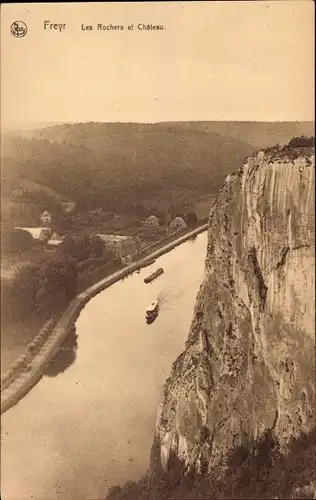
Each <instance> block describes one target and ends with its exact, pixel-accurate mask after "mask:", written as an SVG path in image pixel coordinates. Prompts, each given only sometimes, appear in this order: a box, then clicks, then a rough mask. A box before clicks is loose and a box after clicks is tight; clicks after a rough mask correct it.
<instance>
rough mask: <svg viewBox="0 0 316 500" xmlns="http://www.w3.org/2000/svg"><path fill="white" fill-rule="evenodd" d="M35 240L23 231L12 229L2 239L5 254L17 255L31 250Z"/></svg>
mask: <svg viewBox="0 0 316 500" xmlns="http://www.w3.org/2000/svg"><path fill="white" fill-rule="evenodd" d="M33 244H34V240H33V237H32V235H31V234H30V233H29V232H27V231H24V230H22V229H12V230H11V231H9V232H8V233H5V234H4V235H3V238H2V246H3V250H4V251H5V252H8V253H11V254H17V253H21V252H25V251H26V250H30V249H31V248H32V247H33Z"/></svg>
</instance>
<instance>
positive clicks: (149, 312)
mask: <svg viewBox="0 0 316 500" xmlns="http://www.w3.org/2000/svg"><path fill="white" fill-rule="evenodd" d="M158 309H159V304H158V300H155V301H154V302H152V303H151V304H150V306H148V307H147V309H146V320H147V321H151V320H152V319H155V318H156V316H157V315H158Z"/></svg>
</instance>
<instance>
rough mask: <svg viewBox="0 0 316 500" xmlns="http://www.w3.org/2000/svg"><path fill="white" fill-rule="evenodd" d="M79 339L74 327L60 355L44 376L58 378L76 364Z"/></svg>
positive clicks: (53, 360) (59, 352)
mask: <svg viewBox="0 0 316 500" xmlns="http://www.w3.org/2000/svg"><path fill="white" fill-rule="evenodd" d="M77 339H78V335H77V333H76V326H75V325H74V326H73V328H72V330H71V332H70V333H69V335H68V336H67V338H66V340H65V342H64V343H63V345H62V346H61V347H60V349H59V351H58V353H57V354H56V356H55V357H54V359H52V361H51V362H50V363H49V365H48V366H47V367H46V369H45V372H44V375H46V376H47V377H56V376H57V375H58V374H59V373H64V372H65V371H66V370H67V368H69V367H70V366H71V365H72V364H73V363H74V362H75V360H76V355H77V348H78V342H77Z"/></svg>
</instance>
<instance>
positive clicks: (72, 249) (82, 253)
mask: <svg viewBox="0 0 316 500" xmlns="http://www.w3.org/2000/svg"><path fill="white" fill-rule="evenodd" d="M59 252H60V253H62V254H63V255H66V256H68V257H72V258H73V259H76V260H77V261H78V262H82V261H83V260H87V259H90V258H91V257H93V258H102V257H107V258H108V259H110V253H109V252H107V251H106V249H105V246H104V243H103V241H102V240H101V238H100V237H99V236H96V235H89V234H84V235H83V236H77V235H71V234H69V235H66V236H65V239H64V241H63V242H62V243H61V244H60V245H59Z"/></svg>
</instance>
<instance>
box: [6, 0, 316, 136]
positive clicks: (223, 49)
mask: <svg viewBox="0 0 316 500" xmlns="http://www.w3.org/2000/svg"><path fill="white" fill-rule="evenodd" d="M17 20H19V21H23V22H25V23H26V25H27V27H28V31H27V34H26V35H25V36H24V37H15V36H13V35H12V34H11V31H10V27H11V24H12V23H13V22H14V21H17ZM45 21H49V23H57V24H66V27H65V28H64V29H62V30H61V31H59V29H57V30H55V29H44V22H45ZM111 23H112V25H122V26H123V27H124V29H123V30H115V31H114V30H111V31H110V30H103V29H97V25H98V24H102V25H104V26H107V25H109V24H111ZM139 23H144V24H153V25H161V26H163V28H164V29H162V30H156V31H153V30H144V29H143V30H139V29H138V28H137V26H138V24H139ZM131 24H133V25H134V29H133V30H129V29H128V26H129V25H131ZM82 25H83V26H84V27H85V26H92V28H93V29H92V30H87V29H82ZM1 96H2V97H1V125H2V128H3V129H4V128H7V127H11V126H16V125H22V124H24V125H26V126H27V124H34V123H51V122H78V121H79V122H84V121H103V122H113V121H120V122H130V121H133V122H157V121H180V120H255V121H283V120H284V121H286V120H313V119H314V4H313V2H312V1H305V0H301V1H300V0H293V1H287V0H284V1H275V0H274V1H270V2H261V1H256V2H247V1H243V2H242V1H240V2H223V1H218V2H183V3H182V2H172V3H171V2H170V3H169V2H152V3H149V2H148V3H137V2H135V3H91V4H88V3H63V4H62V3H61V4H41V3H37V4H26V3H25V4H5V5H4V4H2V6H1Z"/></svg>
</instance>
